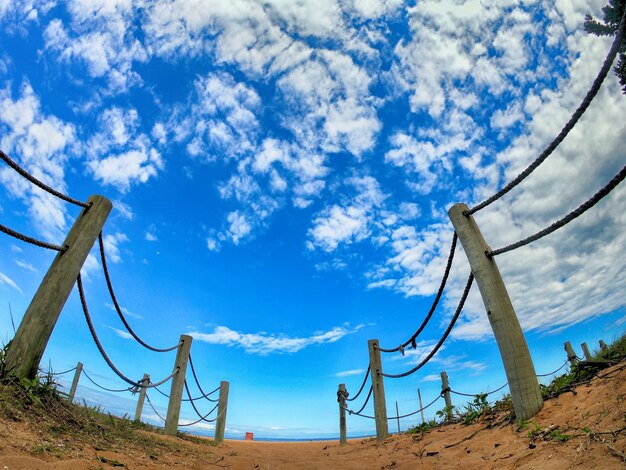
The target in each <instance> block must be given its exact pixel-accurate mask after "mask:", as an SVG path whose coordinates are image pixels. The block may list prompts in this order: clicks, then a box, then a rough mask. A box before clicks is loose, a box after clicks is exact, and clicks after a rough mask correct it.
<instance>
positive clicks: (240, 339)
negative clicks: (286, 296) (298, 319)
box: [187, 325, 363, 356]
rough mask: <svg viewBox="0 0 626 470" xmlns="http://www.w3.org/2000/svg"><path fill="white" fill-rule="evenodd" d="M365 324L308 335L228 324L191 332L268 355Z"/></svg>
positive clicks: (297, 348)
mask: <svg viewBox="0 0 626 470" xmlns="http://www.w3.org/2000/svg"><path fill="white" fill-rule="evenodd" d="M362 327H363V325H357V326H356V327H354V328H350V327H349V326H347V325H346V326H337V327H334V328H332V329H330V330H328V331H320V332H316V333H314V334H313V335H311V336H307V337H288V336H284V335H272V334H267V333H240V332H238V331H235V330H231V329H230V328H228V327H226V326H217V327H215V328H214V329H213V332H212V333H201V332H197V331H192V332H190V333H187V334H189V335H190V336H192V337H193V338H194V339H196V340H197V341H203V342H205V343H209V344H221V345H225V346H239V347H241V348H243V349H244V350H245V351H246V352H247V353H249V354H258V355H260V356H266V355H268V354H272V353H296V352H298V351H300V350H302V349H304V348H306V347H309V346H312V345H316V344H328V343H334V342H336V341H339V340H340V339H341V338H343V337H344V336H346V335H349V334H352V333H356V332H357V331H359V330H360V329H361V328H362Z"/></svg>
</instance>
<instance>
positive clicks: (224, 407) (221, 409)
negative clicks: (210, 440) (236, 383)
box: [215, 380, 230, 444]
mask: <svg viewBox="0 0 626 470" xmlns="http://www.w3.org/2000/svg"><path fill="white" fill-rule="evenodd" d="M229 389H230V383H229V382H226V381H224V380H222V381H221V382H220V400H219V402H218V404H217V422H216V423H215V442H216V443H217V444H219V443H220V442H222V441H223V440H224V432H225V430H226V412H227V411H228V391H229Z"/></svg>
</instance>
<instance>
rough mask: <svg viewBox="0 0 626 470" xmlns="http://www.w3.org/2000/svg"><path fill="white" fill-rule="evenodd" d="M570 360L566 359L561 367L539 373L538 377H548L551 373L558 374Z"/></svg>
mask: <svg viewBox="0 0 626 470" xmlns="http://www.w3.org/2000/svg"><path fill="white" fill-rule="evenodd" d="M568 362H569V360H566V361H565V362H564V363H563V365H561V367H559V368H558V369H556V370H554V371H552V372H549V373H548V374H537V377H548V376H549V375H553V374H556V373H557V372H558V371H560V370H561V369H562V368H563V367H565V366H566V365H567V363H568Z"/></svg>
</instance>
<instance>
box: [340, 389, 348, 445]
mask: <svg viewBox="0 0 626 470" xmlns="http://www.w3.org/2000/svg"><path fill="white" fill-rule="evenodd" d="M347 396H348V392H347V391H346V384H339V389H338V390H337V401H338V402H339V444H340V445H344V444H345V443H346V398H347Z"/></svg>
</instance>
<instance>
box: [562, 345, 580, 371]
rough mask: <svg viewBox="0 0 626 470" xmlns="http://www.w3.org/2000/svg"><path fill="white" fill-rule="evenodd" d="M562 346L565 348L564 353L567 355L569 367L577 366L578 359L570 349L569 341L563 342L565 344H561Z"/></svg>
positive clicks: (572, 349)
mask: <svg viewBox="0 0 626 470" xmlns="http://www.w3.org/2000/svg"><path fill="white" fill-rule="evenodd" d="M563 346H564V347H565V352H566V353H567V360H568V361H569V365H570V367H574V366H575V365H576V364H578V357H577V356H576V353H575V352H574V348H572V343H570V342H569V341H565V343H563Z"/></svg>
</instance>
